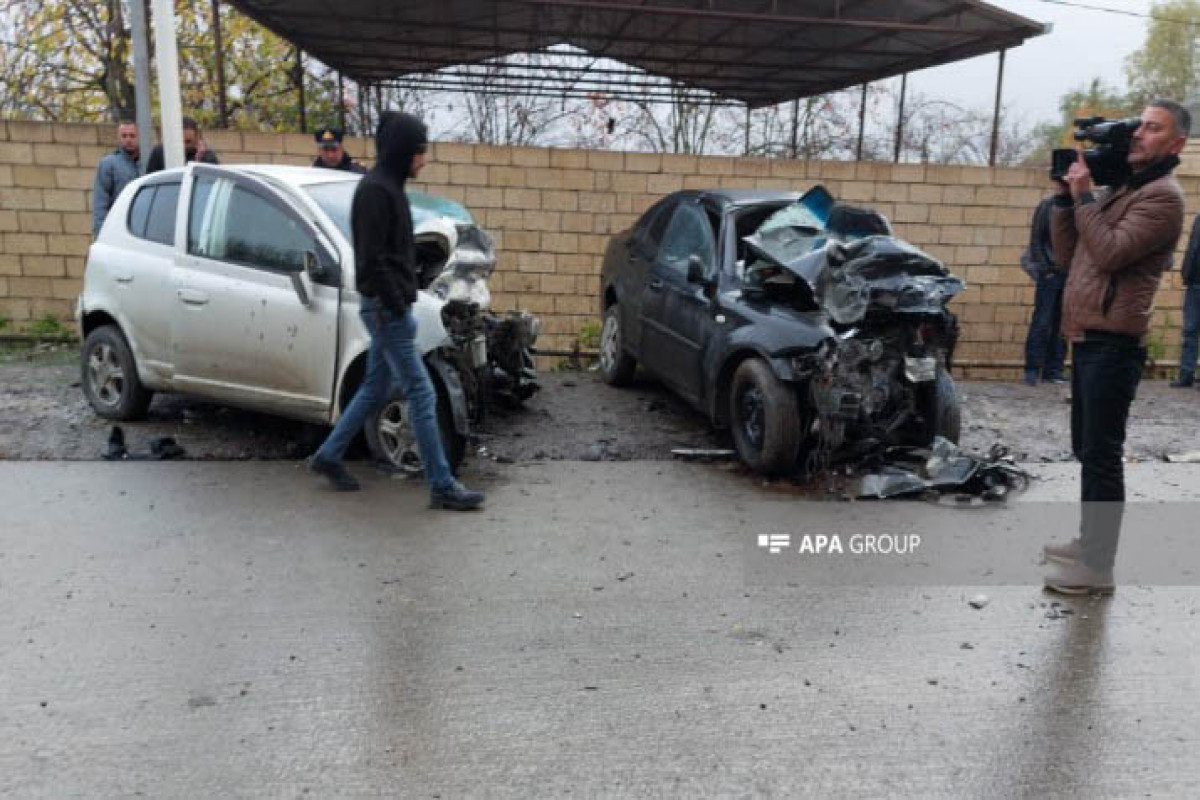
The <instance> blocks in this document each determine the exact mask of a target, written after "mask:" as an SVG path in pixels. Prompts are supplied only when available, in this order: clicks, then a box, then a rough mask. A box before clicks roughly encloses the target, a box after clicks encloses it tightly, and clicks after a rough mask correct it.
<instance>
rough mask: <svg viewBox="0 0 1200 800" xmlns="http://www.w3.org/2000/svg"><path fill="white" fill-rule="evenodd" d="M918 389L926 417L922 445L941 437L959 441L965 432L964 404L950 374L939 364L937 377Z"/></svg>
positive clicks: (922, 431) (923, 423) (922, 427)
mask: <svg viewBox="0 0 1200 800" xmlns="http://www.w3.org/2000/svg"><path fill="white" fill-rule="evenodd" d="M917 392H918V394H917V401H918V403H919V404H920V409H919V410H920V412H921V417H922V425H921V432H920V439H921V440H920V442H918V444H919V445H920V446H922V447H926V446H928V445H931V444H933V440H934V437H937V436H941V437H942V438H943V439H948V440H949V441H951V442H953V443H954V444H958V439H959V437H960V436H961V435H962V405H961V402H960V401H959V397H958V390H957V389H956V388H955V387H954V379H953V378H951V377H950V373H949V372H947V371H946V368H945V367H943V366H941V365H939V366H938V371H937V378H935V379H934V380H932V381H929V382H928V383H926V384H925V385H923V386H921V387H920V388H919V389H918V390H917Z"/></svg>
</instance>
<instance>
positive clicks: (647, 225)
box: [637, 198, 676, 251]
mask: <svg viewBox="0 0 1200 800" xmlns="http://www.w3.org/2000/svg"><path fill="white" fill-rule="evenodd" d="M675 202H676V201H675V200H674V199H671V198H668V199H666V200H660V201H659V202H658V205H656V206H654V208H651V209H650V211H649V212H647V214H646V216H645V217H643V218H642V224H641V225H640V226H639V228H638V233H637V236H638V239H640V240H641V241H642V243H643V244H645V246H646V247H648V248H649V249H650V250H651V251H654V250H656V249H658V244H659V242H661V241H662V237H663V231H665V230H666V228H667V223H668V222H669V221H670V219H671V209H673V208H674V207H675Z"/></svg>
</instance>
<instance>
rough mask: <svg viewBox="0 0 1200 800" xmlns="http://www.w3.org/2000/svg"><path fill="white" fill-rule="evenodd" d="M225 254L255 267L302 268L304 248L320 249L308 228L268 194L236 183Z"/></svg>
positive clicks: (228, 222) (230, 258)
mask: <svg viewBox="0 0 1200 800" xmlns="http://www.w3.org/2000/svg"><path fill="white" fill-rule="evenodd" d="M224 234H225V242H224V258H225V260H226V261H235V262H238V263H241V264H249V265H252V266H256V267H265V268H267V269H276V270H299V269H302V268H303V267H304V252H305V251H306V250H311V251H313V252H316V251H317V244H316V242H315V241H314V240H313V238H312V236H310V235H309V233H308V230H307V229H306V228H305V227H304V224H303V223H301V222H300V221H299V220H298V219H296V218H295V217H294V216H292V215H291V214H288V213H286V212H285V211H284V210H283V209H281V208H279V207H278V206H276V205H275V204H274V203H272V202H271V201H269V200H267V199H266V198H263V197H260V196H259V195H257V194H255V193H254V192H251V191H250V190H248V189H246V188H244V187H242V186H238V185H235V186H234V187H233V191H232V192H231V193H230V196H229V203H228V206H227V212H226V218H225V226H224Z"/></svg>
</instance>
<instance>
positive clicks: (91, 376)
mask: <svg viewBox="0 0 1200 800" xmlns="http://www.w3.org/2000/svg"><path fill="white" fill-rule="evenodd" d="M79 366H80V372H81V375H80V383H81V385H82V386H83V394H84V397H86V398H87V401H88V403H89V404H90V405H91V406H92V409H93V410H95V412H96V413H97V414H99V415H100V416H102V417H104V418H106V419H114V420H135V419H141V418H142V417H144V416H146V409H148V408H149V407H150V401H151V399H153V397H154V393H153V392H151V391H150V390H148V389H146V388H145V387H144V386H142V381H141V379H140V378H138V372H137V362H136V361H134V358H133V351H131V350H130V349H129V343H128V342H126V341H125V336H124V334H122V333H121V330H120V329H119V328H118V327H117V326H116V325H102V326H100V327H99V328H96V329H95V330H93V331H92V332H91V333H89V334H88V335H87V338H86V339H84V341H83V348H82V350H81V351H80V364H79Z"/></svg>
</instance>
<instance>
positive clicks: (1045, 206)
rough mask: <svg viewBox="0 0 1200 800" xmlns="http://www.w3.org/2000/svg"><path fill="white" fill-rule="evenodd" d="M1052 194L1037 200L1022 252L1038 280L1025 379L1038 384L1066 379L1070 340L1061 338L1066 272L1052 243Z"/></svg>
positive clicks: (1027, 268)
mask: <svg viewBox="0 0 1200 800" xmlns="http://www.w3.org/2000/svg"><path fill="white" fill-rule="evenodd" d="M1053 203H1054V198H1053V197H1047V198H1045V199H1043V200H1042V201H1041V202H1040V203H1038V206H1037V210H1035V211H1034V212H1033V223H1032V224H1031V225H1030V230H1029V246H1028V247H1027V248H1026V250H1025V253H1024V255H1022V256H1021V266H1023V267H1024V268H1025V271H1026V272H1028V273H1029V277H1031V278H1033V280H1034V282H1035V283H1036V284H1037V290H1036V292H1035V293H1034V297H1033V316H1032V317H1031V318H1030V320H1029V333H1028V334H1027V335H1026V337H1025V383H1026V384H1027V385H1029V386H1036V385H1037V383H1038V381H1039V380H1044V381H1047V382H1048V383H1062V382H1063V376H1062V372H1063V361H1064V359H1065V358H1066V355H1067V344H1066V342H1065V341H1063V338H1062V332H1061V329H1062V294H1063V287H1064V286H1065V285H1066V283H1067V273H1066V271H1065V270H1062V269H1060V268H1059V267H1058V265H1057V264H1055V263H1054V248H1053V247H1052V246H1051V244H1050V208H1051V206H1052V205H1053Z"/></svg>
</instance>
